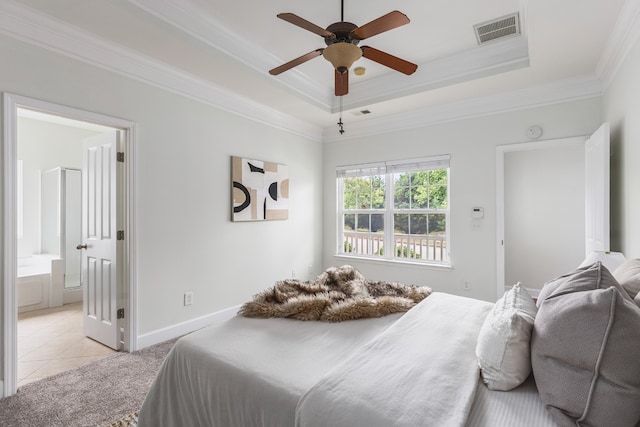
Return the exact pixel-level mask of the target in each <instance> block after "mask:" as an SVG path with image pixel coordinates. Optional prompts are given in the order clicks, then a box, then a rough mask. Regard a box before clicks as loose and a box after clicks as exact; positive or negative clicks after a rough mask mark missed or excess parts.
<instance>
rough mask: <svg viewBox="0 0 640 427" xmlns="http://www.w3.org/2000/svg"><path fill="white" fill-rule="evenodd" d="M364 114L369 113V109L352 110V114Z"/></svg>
mask: <svg viewBox="0 0 640 427" xmlns="http://www.w3.org/2000/svg"><path fill="white" fill-rule="evenodd" d="M365 114H371V111H369V110H360V111H354V112H353V115H354V116H363V115H365Z"/></svg>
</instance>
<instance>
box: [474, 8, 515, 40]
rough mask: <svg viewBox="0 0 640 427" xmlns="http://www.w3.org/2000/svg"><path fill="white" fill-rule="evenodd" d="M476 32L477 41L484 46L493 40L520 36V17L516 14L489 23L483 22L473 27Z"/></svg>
mask: <svg viewBox="0 0 640 427" xmlns="http://www.w3.org/2000/svg"><path fill="white" fill-rule="evenodd" d="M473 29H474V30H475V32H476V40H478V44H479V45H482V44H485V43H487V42H490V41H492V40H497V39H501V38H504V37H509V36H513V35H519V34H520V16H519V14H518V13H517V12H516V13H514V14H512V15H507V16H503V17H501V18H498V19H493V20H491V21H487V22H481V23H480V24H476V25H474V26H473Z"/></svg>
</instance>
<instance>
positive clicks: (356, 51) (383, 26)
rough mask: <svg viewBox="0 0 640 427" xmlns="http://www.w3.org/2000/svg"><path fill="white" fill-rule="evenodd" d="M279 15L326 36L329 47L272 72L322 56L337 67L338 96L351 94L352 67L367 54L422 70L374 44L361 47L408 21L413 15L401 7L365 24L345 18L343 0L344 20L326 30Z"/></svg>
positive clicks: (403, 70) (391, 65)
mask: <svg viewBox="0 0 640 427" xmlns="http://www.w3.org/2000/svg"><path fill="white" fill-rule="evenodd" d="M277 17H278V18H280V19H282V20H284V21H287V22H289V23H291V24H293V25H297V26H298V27H300V28H303V29H305V30H307V31H311V32H312V33H315V34H317V35H319V36H321V37H323V38H324V42H325V43H326V44H327V47H326V48H320V49H316V50H314V51H311V52H309V53H307V54H305V55H302V56H300V57H298V58H296V59H294V60H292V61H289V62H287V63H285V64H282V65H280V66H279V67H276V68H274V69H272V70H269V74H272V75H274V76H275V75H278V74H280V73H282V72H284V71H287V70H289V69H291V68H293V67H296V66H298V65H300V64H302V63H305V62H307V61H309V60H311V59H313V58H315V57H317V56H320V55H322V56H324V57H325V59H326V60H327V61H329V62H331V64H332V65H333V67H334V68H335V94H336V96H342V95H346V94H347V93H349V68H350V67H351V65H352V64H353V63H354V62H355V61H357V60H358V59H360V58H361V57H363V56H364V57H365V58H367V59H370V60H372V61H374V62H377V63H379V64H382V65H384V66H387V67H389V68H392V69H394V70H396V71H400V72H401V73H404V74H406V75H410V74H413V73H414V72H415V71H416V70H417V69H418V66H417V65H416V64H413V63H411V62H409V61H405V60H404V59H401V58H398V57H396V56H393V55H391V54H388V53H386V52H383V51H381V50H378V49H374V48H372V47H370V46H361V47H358V43H360V41H361V40H365V39H368V38H369V37H373V36H375V35H378V34H380V33H383V32H385V31H389V30H392V29H394V28H397V27H400V26H402V25H405V24H408V23H409V18H407V16H406V15H405V14H403V13H401V12H398V11H397V10H394V11H393V12H389V13H387V14H386V15H383V16H381V17H379V18H377V19H374V20H373V21H371V22H369V23H367V24H364V25H363V26H361V27H358V26H357V25H355V24H352V23H351V22H345V21H344V0H342V1H341V14H340V22H335V23H333V24H331V25H329V26H328V27H327V28H326V29H325V28H322V27H319V26H317V25H316V24H313V23H311V22H309V21H307V20H305V19H303V18H301V17H299V16H297V15H295V14H293V13H280V14H278V15H277Z"/></svg>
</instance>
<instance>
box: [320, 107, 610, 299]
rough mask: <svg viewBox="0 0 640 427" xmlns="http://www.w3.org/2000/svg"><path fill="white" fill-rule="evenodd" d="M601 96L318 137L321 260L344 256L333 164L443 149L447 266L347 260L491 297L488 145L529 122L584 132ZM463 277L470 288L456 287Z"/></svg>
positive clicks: (492, 148)
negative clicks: (347, 136)
mask: <svg viewBox="0 0 640 427" xmlns="http://www.w3.org/2000/svg"><path fill="white" fill-rule="evenodd" d="M601 118H602V112H601V99H599V98H593V99H587V100H582V101H575V102H569V103H565V104H559V105H552V106H548V107H541V108H533V109H528V110H522V111H516V112H508V113H502V114H495V115H490V116H485V117H479V118H474V119H468V120H461V121H458V122H452V123H443V124H438V125H433V126H428V127H424V128H418V129H412V130H407V131H403V132H396V133H393V134H382V135H376V136H372V137H367V138H357V139H353V140H346V141H344V142H342V143H331V144H326V146H325V149H324V191H325V195H324V214H325V215H324V216H325V219H324V236H325V244H324V258H323V259H324V263H325V265H341V264H345V263H348V262H350V261H349V260H347V259H345V258H339V257H336V256H335V252H336V215H335V212H336V185H335V167H336V166H338V165H345V164H356V163H365V162H375V161H380V160H385V159H403V158H412V157H424V156H430V155H437V154H447V153H448V154H451V200H450V203H451V221H450V226H451V244H450V247H451V259H452V263H453V268H452V269H451V270H450V271H447V270H438V269H431V268H428V267H422V266H406V265H402V266H397V265H392V264H388V263H382V262H369V261H353V262H352V264H353V265H354V266H356V267H357V268H358V269H360V271H361V272H362V273H363V274H364V276H365V277H369V278H371V279H376V280H397V281H401V282H404V283H412V284H418V285H428V286H430V287H432V288H433V289H434V290H437V291H445V292H450V293H454V294H460V295H465V296H469V297H475V298H480V299H485V300H494V301H495V298H496V288H497V286H496V224H495V221H496V194H495V192H496V190H495V188H496V183H495V167H496V165H495V158H496V146H497V145H503V144H511V143H518V142H526V141H527V139H526V137H525V131H526V129H527V128H528V127H529V126H531V125H533V124H537V125H540V126H542V128H543V129H544V136H543V138H542V139H558V138H565V137H572V136H582V135H590V134H591V133H593V131H595V130H596V129H597V127H598V126H599V125H600V122H601ZM474 206H481V207H484V210H485V217H484V220H482V221H483V223H482V227H481V229H480V230H473V229H472V227H471V208H472V207H474ZM463 281H468V282H469V284H470V286H471V289H470V291H463V290H462V283H463Z"/></svg>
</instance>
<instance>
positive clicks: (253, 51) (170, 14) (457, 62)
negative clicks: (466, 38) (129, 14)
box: [128, 0, 529, 113]
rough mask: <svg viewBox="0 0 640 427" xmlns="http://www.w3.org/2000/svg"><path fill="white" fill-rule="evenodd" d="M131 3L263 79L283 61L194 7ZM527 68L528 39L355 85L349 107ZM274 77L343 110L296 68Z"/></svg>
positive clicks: (163, 1) (161, 1) (144, 0)
mask: <svg viewBox="0 0 640 427" xmlns="http://www.w3.org/2000/svg"><path fill="white" fill-rule="evenodd" d="M128 1H129V2H130V3H132V4H134V5H136V6H137V7H139V8H141V9H143V10H145V11H146V12H148V13H150V14H152V15H154V16H156V17H157V18H159V19H162V20H164V21H165V22H167V23H168V24H170V25H172V26H174V27H177V28H179V29H180V30H182V31H184V32H186V33H188V34H190V35H191V36H193V37H195V38H197V39H198V40H200V41H202V42H203V43H205V44H207V45H209V46H211V47H213V48H215V49H217V50H219V51H221V52H224V53H225V54H226V55H229V56H230V57H232V58H234V59H236V60H237V61H239V62H241V63H243V64H245V65H246V66H247V67H249V68H251V69H253V70H254V71H256V72H258V73H260V74H263V75H266V74H267V72H266V71H265V70H268V69H271V68H273V67H275V66H277V65H280V64H281V63H282V60H281V59H280V58H278V57H276V56H275V55H273V54H272V53H270V52H269V51H267V50H265V49H263V48H262V47H260V46H258V45H256V44H254V43H252V42H250V41H248V40H246V39H244V38H242V37H241V36H240V35H238V34H236V33H234V32H233V31H231V30H229V29H228V28H226V27H225V25H224V23H223V22H221V21H219V20H216V19H214V18H212V17H210V16H208V14H206V13H203V12H202V11H201V10H200V9H199V8H198V7H197V6H196V5H195V4H193V3H189V2H177V3H180V4H176V2H171V1H170V0H128ZM523 20H524V18H523ZM523 34H525V33H523ZM528 65H529V52H528V46H527V40H526V37H524V36H521V37H514V38H511V39H508V40H504V41H501V42H496V43H491V44H489V45H485V46H479V47H476V48H473V49H470V50H467V51H464V52H460V53H458V54H455V55H452V56H450V57H447V58H441V59H437V60H434V61H429V62H425V63H422V64H420V65H419V67H418V71H417V72H416V73H415V74H413V75H412V76H411V78H407V76H404V75H402V74H400V73H386V74H384V75H382V76H379V77H377V78H373V79H367V80H364V81H362V82H358V83H352V84H350V87H349V96H348V97H347V99H348V100H345V101H346V102H347V103H345V105H344V108H345V109H353V108H359V107H362V106H365V105H371V104H375V103H377V102H382V101H387V100H389V99H395V98H398V97H401V96H404V95H408V94H412V93H416V92H422V91H426V90H431V89H436V88H441V87H445V86H448V85H451V84H454V83H459V82H462V81H468V80H472V79H477V78H480V77H485V76H488V75H492V74H498V73H503V72H506V71H511V70H514V69H517V68H522V67H527V66H528ZM270 78H271V79H273V80H274V81H276V82H278V83H279V84H281V85H284V86H286V87H287V88H288V89H290V90H293V91H294V92H296V93H298V94H299V95H301V96H302V98H303V99H305V100H306V101H307V102H311V103H312V104H314V105H316V106H317V107H320V108H322V109H323V110H324V111H326V112H328V113H336V112H337V111H338V110H339V102H340V101H339V98H338V97H335V96H334V94H333V88H327V87H322V86H321V85H320V84H318V83H317V82H316V81H315V80H313V79H311V78H309V77H308V76H306V75H305V74H303V73H301V72H300V71H298V70H297V69H292V70H289V71H287V75H286V77H273V76H270ZM383 88H384V89H383Z"/></svg>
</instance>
